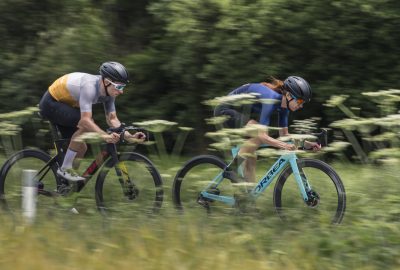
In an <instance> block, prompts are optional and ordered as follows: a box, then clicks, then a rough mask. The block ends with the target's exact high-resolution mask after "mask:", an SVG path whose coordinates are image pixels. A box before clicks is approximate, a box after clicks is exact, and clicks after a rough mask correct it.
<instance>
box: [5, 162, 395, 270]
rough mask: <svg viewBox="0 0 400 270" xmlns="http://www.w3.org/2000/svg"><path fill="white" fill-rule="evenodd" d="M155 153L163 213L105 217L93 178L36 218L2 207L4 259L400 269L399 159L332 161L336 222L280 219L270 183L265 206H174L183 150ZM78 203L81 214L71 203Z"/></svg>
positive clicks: (54, 263) (62, 265) (25, 265)
mask: <svg viewBox="0 0 400 270" xmlns="http://www.w3.org/2000/svg"><path fill="white" fill-rule="evenodd" d="M155 163H156V164H157V167H158V168H159V171H160V172H161V173H162V175H163V178H164V185H165V199H164V204H163V208H162V210H161V212H160V213H159V214H157V215H148V214H145V213H141V212H139V211H136V212H133V213H132V215H129V216H118V215H113V216H112V217H109V218H105V217H102V216H101V215H99V214H98V212H97V211H96V208H95V201H94V195H93V190H94V181H92V182H91V183H90V184H89V186H87V187H86V188H85V190H83V192H82V194H79V197H78V201H77V202H75V201H74V200H73V199H71V198H66V199H62V200H61V202H60V204H59V205H58V206H57V207H54V208H52V209H40V211H39V215H38V217H37V220H36V222H35V224H33V225H32V226H28V225H24V223H22V222H21V220H20V219H19V218H15V219H13V218H11V217H10V215H8V214H6V213H2V214H1V216H0V224H1V229H0V269H44V268H48V269H128V268H129V269H400V256H399V255H400V195H399V194H400V185H399V177H398V174H397V170H396V168H398V164H396V165H394V164H392V165H380V166H378V165H377V166H361V165H348V164H344V163H337V164H333V166H334V167H335V169H336V170H337V172H338V173H339V175H340V176H341V178H342V180H343V183H344V185H345V188H346V192H347V199H348V201H347V210H346V214H345V217H344V220H343V223H342V224H341V225H339V226H333V225H329V224H321V223H318V222H307V221H302V222H296V223H283V222H282V221H281V220H280V219H279V218H278V217H277V215H276V214H275V213H274V209H273V206H272V190H273V188H272V187H270V188H269V189H268V190H267V191H266V192H265V194H264V195H263V198H262V200H261V201H260V204H257V205H258V207H262V208H263V211H262V213H261V214H260V215H257V214H255V213H248V214H243V215H238V214H235V212H234V211H232V212H225V213H221V212H217V213H211V214H210V215H207V214H206V213H205V212H203V211H186V212H185V214H183V215H182V214H178V213H177V212H176V211H175V209H174V208H173V205H172V201H171V195H170V194H171V186H172V180H173V176H174V175H175V173H176V171H177V170H178V168H179V167H180V166H181V165H182V163H183V160H179V161H176V160H168V161H164V162H160V161H159V160H155ZM72 205H73V206H76V207H77V208H78V209H79V210H80V212H81V214H79V215H74V214H72V213H70V212H69V211H68V209H69V208H70V207H71V206H72ZM189 210H191V209H189ZM125 212H129V211H125Z"/></svg>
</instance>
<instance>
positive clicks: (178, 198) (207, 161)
mask: <svg viewBox="0 0 400 270" xmlns="http://www.w3.org/2000/svg"><path fill="white" fill-rule="evenodd" d="M202 165H205V167H204V169H199V170H198V171H196V172H193V171H194V169H195V168H196V167H201V166H202ZM213 167H214V168H215V169H216V171H217V172H210V171H209V170H212V169H210V168H213ZM225 167H226V164H225V162H224V161H223V160H222V159H220V158H218V157H216V156H212V155H200V156H197V157H194V158H192V159H190V160H189V161H187V162H186V163H185V164H184V165H183V166H182V168H181V169H180V170H179V171H178V172H177V174H176V176H175V178H174V182H173V185H172V200H173V203H174V205H175V208H176V209H178V210H180V211H183V210H184V208H185V207H186V208H189V205H197V199H198V195H199V194H200V192H201V189H199V188H198V189H196V183H195V182H196V181H197V180H196V179H195V178H193V177H194V176H193V175H198V176H200V177H201V180H202V178H203V177H204V180H205V181H207V180H211V179H212V178H213V177H215V176H216V175H217V173H218V172H220V171H223V170H224V169H225ZM206 173H208V174H209V175H210V177H207V176H204V175H205V174H206ZM189 178H192V179H189ZM191 180H192V183H191V184H193V186H192V187H191V188H190V190H191V191H193V194H190V195H187V198H185V199H187V202H183V197H184V196H185V195H183V194H182V193H183V192H184V190H183V188H182V183H185V184H186V183H187V182H189V181H191ZM228 182H229V184H230V181H228ZM206 185H207V184H204V185H202V187H206ZM185 191H186V193H188V192H189V188H186V190H185ZM184 204H186V206H185V205H184Z"/></svg>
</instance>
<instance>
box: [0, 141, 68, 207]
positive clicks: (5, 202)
mask: <svg viewBox="0 0 400 270" xmlns="http://www.w3.org/2000/svg"><path fill="white" fill-rule="evenodd" d="M29 159H32V160H33V161H32V160H29ZM50 159H51V156H50V155H49V154H47V153H46V152H43V151H41V150H36V149H25V150H21V151H19V152H17V153H15V154H13V155H12V156H11V157H10V158H9V159H8V160H7V161H6V162H5V163H4V165H3V166H2V168H1V169H0V204H1V205H2V208H3V210H7V211H11V212H14V211H15V210H17V209H11V208H10V204H11V201H15V203H16V204H18V203H20V202H21V199H20V198H21V197H22V194H21V193H22V192H21V182H22V171H23V170H24V169H37V168H38V169H40V168H42V167H43V166H44V165H45V164H46V163H47V162H48V161H49V160H50ZM38 160H40V165H39V166H37V163H38V162H37V161H38ZM24 163H26V165H25V164H24ZM33 163H34V164H33ZM18 164H21V165H19V166H17V165H18ZM57 168H58V166H57V164H56V163H55V164H53V165H52V166H51V167H50V171H51V172H52V173H51V174H50V175H49V176H48V177H47V175H48V173H47V175H46V179H43V181H42V183H43V184H44V187H43V189H46V190H48V191H49V192H54V190H56V189H57V187H58V186H59V185H60V182H59V179H58V178H57ZM11 181H13V182H11ZM12 184H16V186H17V188H15V187H12ZM49 186H50V188H49ZM6 190H7V191H6ZM8 190H9V191H10V192H11V193H10V192H8ZM11 190H12V191H11ZM38 197H39V196H38ZM41 197H43V196H41ZM15 198H16V199H15ZM13 199H15V200H13ZM18 200H19V202H18ZM38 204H39V200H38ZM38 207H40V206H39V205H38ZM18 208H19V207H18ZM19 210H20V209H19Z"/></svg>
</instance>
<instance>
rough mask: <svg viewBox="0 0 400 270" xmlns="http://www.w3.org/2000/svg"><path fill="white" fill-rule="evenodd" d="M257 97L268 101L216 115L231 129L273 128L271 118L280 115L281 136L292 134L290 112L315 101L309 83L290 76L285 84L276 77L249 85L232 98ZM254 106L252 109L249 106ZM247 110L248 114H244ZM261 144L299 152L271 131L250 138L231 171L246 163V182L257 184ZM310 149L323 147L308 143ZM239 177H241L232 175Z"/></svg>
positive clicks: (226, 109)
mask: <svg viewBox="0 0 400 270" xmlns="http://www.w3.org/2000/svg"><path fill="white" fill-rule="evenodd" d="M238 94H254V95H255V96H256V97H257V98H258V99H260V100H261V99H267V100H268V103H266V102H261V101H260V102H257V103H255V104H252V105H244V106H241V107H234V106H232V105H227V104H220V105H218V106H217V107H216V108H215V111H214V116H222V115H224V116H228V119H227V120H226V121H225V122H224V123H223V125H224V127H227V128H240V127H244V126H246V125H253V124H262V125H266V126H268V125H270V118H271V115H272V114H273V113H274V112H277V113H278V117H279V120H278V122H279V127H280V128H281V129H280V130H279V135H280V136H287V135H289V131H288V117H289V112H294V111H297V110H299V109H301V108H303V105H304V104H305V103H307V102H309V101H310V100H311V96H312V91H311V87H310V85H309V84H308V82H307V81H306V80H304V79H303V78H301V77H298V76H289V77H288V78H287V79H285V80H284V81H281V80H278V79H275V78H273V79H272V81H271V82H262V83H249V84H245V85H242V86H240V87H239V88H237V89H235V90H233V91H232V92H230V93H229V94H228V95H238ZM246 106H250V107H246ZM244 111H246V112H247V113H243V112H244ZM261 144H268V145H270V146H273V147H276V148H280V149H285V150H295V149H296V146H295V145H293V144H288V143H285V142H283V141H280V140H277V139H274V138H272V137H270V136H269V135H268V132H267V131H266V132H260V133H259V134H258V136H257V137H252V138H249V139H248V141H247V142H246V143H244V144H243V146H242V147H241V148H240V151H239V154H238V156H237V158H236V160H235V161H234V162H232V165H231V166H230V168H227V171H228V172H229V171H231V172H234V171H235V170H236V168H237V167H238V166H240V165H241V164H242V163H243V168H244V176H245V180H246V181H250V182H253V181H254V179H255V166H256V159H257V158H256V156H255V151H256V150H257V149H258V148H259V146H260V145H261ZM304 147H305V148H306V149H313V150H315V151H318V150H319V149H321V145H319V144H318V143H316V142H309V141H305V143H304ZM232 177H237V176H232Z"/></svg>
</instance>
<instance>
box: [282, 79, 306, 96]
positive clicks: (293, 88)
mask: <svg viewBox="0 0 400 270" xmlns="http://www.w3.org/2000/svg"><path fill="white" fill-rule="evenodd" d="M283 87H284V88H285V90H286V91H288V92H289V93H291V94H292V95H293V96H294V97H295V98H300V99H303V100H304V102H310V100H311V96H312V91H311V87H310V85H309V84H308V82H307V81H306V80H304V79H303V78H301V77H298V76H289V77H287V78H286V80H285V81H284V82H283Z"/></svg>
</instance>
